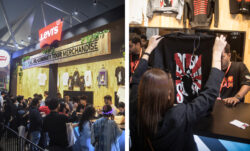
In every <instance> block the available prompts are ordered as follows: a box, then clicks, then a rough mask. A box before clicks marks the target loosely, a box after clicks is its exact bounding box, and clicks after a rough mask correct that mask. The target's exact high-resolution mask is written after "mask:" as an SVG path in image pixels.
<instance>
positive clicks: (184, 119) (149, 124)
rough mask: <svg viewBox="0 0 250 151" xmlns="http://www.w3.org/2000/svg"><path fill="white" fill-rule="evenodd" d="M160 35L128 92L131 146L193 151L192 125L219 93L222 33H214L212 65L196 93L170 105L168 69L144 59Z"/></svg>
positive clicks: (170, 82)
mask: <svg viewBox="0 0 250 151" xmlns="http://www.w3.org/2000/svg"><path fill="white" fill-rule="evenodd" d="M161 39H162V38H160V36H153V37H151V39H150V40H149V46H148V48H147V49H146V53H145V54H144V55H143V57H142V59H141V61H140V64H139V66H138V68H137V70H136V71H135V74H134V76H133V78H132V82H131V85H132V86H131V88H132V90H131V93H130V122H129V123H130V135H131V141H132V143H131V144H132V148H131V150H132V151H133V150H157V151H165V150H171V151H175V150H176V151H177V150H178V151H180V150H191V151H196V150H197V146H196V144H195V141H194V137H193V133H192V125H193V124H194V123H195V122H196V121H197V120H198V119H199V118H201V117H202V116H205V115H207V113H208V112H209V109H210V108H211V107H212V106H213V104H214V102H215V100H216V97H217V96H218V94H219V85H220V83H221V81H222V78H223V76H224V73H223V72H222V71H221V54H222V51H223V50H224V48H225V46H226V43H227V42H226V41H225V37H224V36H221V37H217V38H216V40H215V43H214V46H213V60H212V69H211V71H210V75H209V78H208V81H207V83H206V85H205V86H204V89H203V91H201V92H200V94H199V96H198V97H196V98H195V99H194V100H192V101H188V102H190V103H182V104H178V105H177V106H174V97H175V96H174V94H175V90H174V84H173V79H172V77H171V74H170V73H166V72H165V71H163V70H161V69H156V68H152V69H149V70H148V59H149V55H150V54H151V52H152V51H153V50H154V48H156V46H157V45H158V43H159V42H160V40H161Z"/></svg>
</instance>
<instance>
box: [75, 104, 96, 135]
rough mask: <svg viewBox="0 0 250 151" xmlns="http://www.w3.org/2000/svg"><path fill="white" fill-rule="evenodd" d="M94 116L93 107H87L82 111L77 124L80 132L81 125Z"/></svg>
mask: <svg viewBox="0 0 250 151" xmlns="http://www.w3.org/2000/svg"><path fill="white" fill-rule="evenodd" d="M94 116H95V108H94V107H93V106H87V107H86V109H85V110H84V111H83V113H82V117H81V120H80V122H79V131H80V132H81V131H82V130H83V124H84V123H85V122H88V121H90V120H91V119H93V118H94Z"/></svg>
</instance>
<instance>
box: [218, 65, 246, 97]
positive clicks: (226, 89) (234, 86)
mask: <svg viewBox="0 0 250 151" xmlns="http://www.w3.org/2000/svg"><path fill="white" fill-rule="evenodd" d="M249 76H250V75H249V71H248V69H247V67H246V65H245V64H244V63H242V62H232V64H231V67H230V69H229V70H228V73H227V74H226V75H225V82H224V83H223V86H222V89H221V98H222V99H224V98H228V97H234V96H235V95H236V94H237V92H238V91H239V90H240V88H241V87H242V86H243V85H250V81H249V80H248V77H249ZM223 81H224V80H223ZM243 100H244V99H242V100H241V101H243Z"/></svg>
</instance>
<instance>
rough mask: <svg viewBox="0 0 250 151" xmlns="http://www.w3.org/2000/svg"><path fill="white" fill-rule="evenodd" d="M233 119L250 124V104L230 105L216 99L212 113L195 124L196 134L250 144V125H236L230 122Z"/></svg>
mask: <svg viewBox="0 0 250 151" xmlns="http://www.w3.org/2000/svg"><path fill="white" fill-rule="evenodd" d="M233 120H239V121H241V122H244V123H247V124H249V125H250V104H246V103H239V104H237V105H236V106H235V107H230V106H227V105H225V104H224V103H223V102H222V101H216V102H215V104H214V107H213V110H212V112H211V114H209V115H207V116H206V117H204V118H202V119H200V120H199V121H198V122H197V123H196V124H195V126H194V134H197V135H201V136H207V137H214V138H218V139H226V140H230V141H237V142H243V143H248V144H250V127H247V128H246V129H241V128H239V127H236V126H234V125H232V124H230V122H231V121H233Z"/></svg>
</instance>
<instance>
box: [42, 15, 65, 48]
mask: <svg viewBox="0 0 250 151" xmlns="http://www.w3.org/2000/svg"><path fill="white" fill-rule="evenodd" d="M62 27H63V20H62V19H58V20H57V21H55V22H53V23H51V24H49V25H48V26H46V27H44V28H42V29H40V30H39V41H40V48H43V47H44V46H46V45H51V44H52V43H53V42H54V41H61V38H62Z"/></svg>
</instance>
